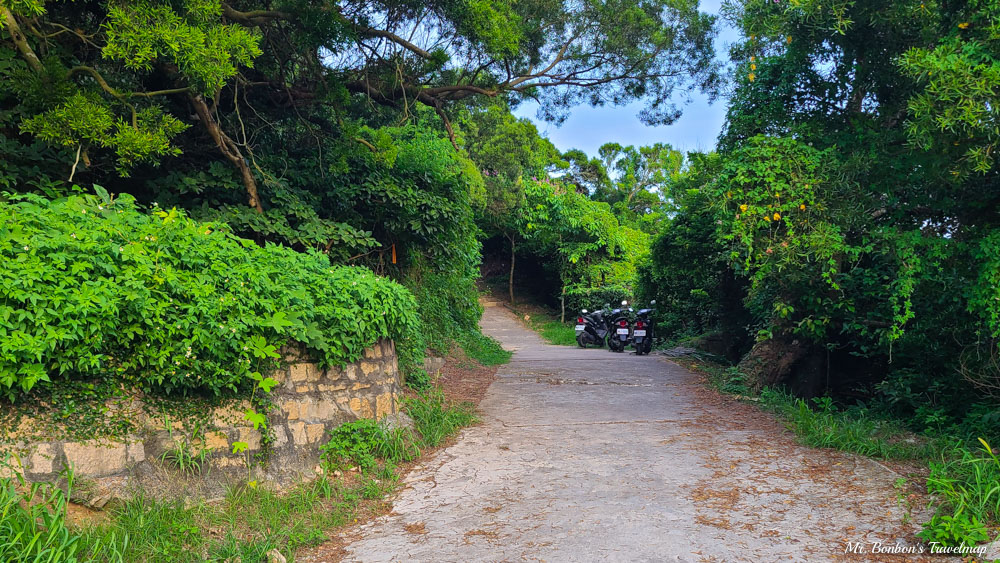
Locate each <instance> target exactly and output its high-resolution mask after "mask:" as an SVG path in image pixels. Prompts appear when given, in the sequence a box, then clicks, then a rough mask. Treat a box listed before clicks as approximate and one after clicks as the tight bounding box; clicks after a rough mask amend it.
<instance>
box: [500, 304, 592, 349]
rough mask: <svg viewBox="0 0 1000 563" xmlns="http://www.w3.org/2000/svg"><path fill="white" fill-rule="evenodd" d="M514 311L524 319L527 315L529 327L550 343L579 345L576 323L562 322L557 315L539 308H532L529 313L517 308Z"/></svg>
mask: <svg viewBox="0 0 1000 563" xmlns="http://www.w3.org/2000/svg"><path fill="white" fill-rule="evenodd" d="M514 313H515V314H516V315H517V316H518V317H520V318H521V320H524V316H525V315H527V316H528V320H527V321H526V323H527V325H528V328H530V329H531V330H533V331H535V332H537V333H538V334H539V336H541V337H542V339H544V340H545V341H546V342H548V343H549V344H555V345H557V346H576V345H577V344H576V328H575V327H576V324H575V323H561V322H559V320H558V319H556V318H555V317H553V316H551V315H549V314H547V313H545V312H543V311H539V310H537V309H532V310H531V311H530V312H527V313H525V312H524V311H519V310H517V309H515V310H514Z"/></svg>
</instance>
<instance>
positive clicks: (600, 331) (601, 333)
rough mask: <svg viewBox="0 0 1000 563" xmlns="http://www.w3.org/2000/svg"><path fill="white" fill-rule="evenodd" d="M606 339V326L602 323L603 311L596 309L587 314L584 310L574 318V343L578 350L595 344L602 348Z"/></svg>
mask: <svg viewBox="0 0 1000 563" xmlns="http://www.w3.org/2000/svg"><path fill="white" fill-rule="evenodd" d="M607 338H608V326H607V324H606V323H605V322H604V311H603V310H601V309H598V310H596V311H594V312H593V313H587V310H586V309H584V310H582V311H580V315H579V316H578V317H577V318H576V343H577V344H579V345H580V348H586V347H587V345H589V344H596V345H597V346H600V347H604V341H605V340H606V339H607Z"/></svg>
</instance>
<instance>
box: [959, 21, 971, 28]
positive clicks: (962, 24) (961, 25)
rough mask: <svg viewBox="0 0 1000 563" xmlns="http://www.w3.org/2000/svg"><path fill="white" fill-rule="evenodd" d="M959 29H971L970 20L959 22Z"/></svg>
mask: <svg viewBox="0 0 1000 563" xmlns="http://www.w3.org/2000/svg"><path fill="white" fill-rule="evenodd" d="M958 29H969V22H962V23H960V24H958Z"/></svg>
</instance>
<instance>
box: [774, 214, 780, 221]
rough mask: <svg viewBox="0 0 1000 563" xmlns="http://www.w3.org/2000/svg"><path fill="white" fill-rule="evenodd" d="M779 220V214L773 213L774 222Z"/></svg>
mask: <svg viewBox="0 0 1000 563" xmlns="http://www.w3.org/2000/svg"><path fill="white" fill-rule="evenodd" d="M780 219H781V213H775V214H774V220H775V221H779V220H780Z"/></svg>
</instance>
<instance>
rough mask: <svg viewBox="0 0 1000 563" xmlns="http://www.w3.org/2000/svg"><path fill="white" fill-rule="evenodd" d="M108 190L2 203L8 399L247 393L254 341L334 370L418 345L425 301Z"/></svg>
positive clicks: (2, 356)
mask: <svg viewBox="0 0 1000 563" xmlns="http://www.w3.org/2000/svg"><path fill="white" fill-rule="evenodd" d="M99 191H102V197H100V198H98V197H93V196H87V197H80V196H74V197H71V198H68V199H60V200H55V201H49V200H46V199H43V198H41V197H37V196H18V197H16V198H13V196H9V197H11V198H12V199H11V200H10V201H6V202H3V201H0V264H2V265H3V267H2V268H0V393H3V394H6V396H7V397H8V398H9V399H11V400H13V399H14V398H16V397H17V396H18V395H19V394H21V393H23V392H26V391H28V390H30V389H31V388H32V387H33V386H35V385H36V384H38V383H39V382H42V381H52V382H57V380H58V379H59V378H67V379H88V378H94V377H103V376H109V375H113V376H116V377H121V378H124V379H125V380H127V381H129V382H131V383H133V384H135V385H137V386H139V387H142V388H146V389H156V390H158V391H160V392H165V393H182V394H184V393H192V392H199V393H206V392H207V393H212V394H220V393H223V392H226V391H236V390H237V389H238V388H239V387H240V386H241V385H242V384H243V382H244V381H246V378H247V376H248V374H249V373H250V372H251V371H252V368H253V361H252V359H251V355H250V353H249V351H248V347H249V346H248V345H249V342H250V339H251V338H261V337H262V338H265V339H266V340H267V341H268V343H270V344H273V345H282V344H285V343H291V342H299V343H303V344H304V345H305V346H306V347H307V349H308V350H309V351H310V353H311V354H312V355H313V356H314V357H315V358H316V359H317V360H319V361H320V362H321V363H322V364H323V365H324V366H326V365H339V364H344V363H347V362H351V361H354V360H356V359H357V358H358V357H360V355H361V353H362V351H363V350H364V348H365V347H367V346H369V345H371V344H372V343H374V342H375V341H376V339H378V338H380V337H384V338H392V339H395V340H396V341H397V342H398V343H399V345H400V346H401V347H403V348H405V346H406V342H409V341H411V340H412V339H410V338H409V336H410V335H411V334H414V333H415V331H416V327H417V326H418V323H419V319H418V317H417V314H416V305H415V302H414V299H413V296H412V295H411V294H410V292H409V291H407V290H406V289H405V288H403V287H402V286H401V285H399V284H397V283H395V282H392V281H390V280H387V279H385V278H380V277H378V276H375V275H374V274H373V273H372V272H371V271H370V270H367V269H364V268H358V267H348V266H331V264H330V261H329V260H328V258H327V257H326V256H325V255H323V254H321V253H317V252H309V253H300V252H296V251H293V250H291V249H288V248H285V247H283V246H276V245H267V246H265V247H260V246H258V245H256V244H254V243H253V242H252V241H248V240H244V239H240V238H237V237H236V236H234V235H233V234H232V233H231V232H230V231H229V229H228V227H227V226H226V225H225V224H215V223H202V222H197V221H194V220H192V219H190V218H188V217H187V216H185V215H184V213H183V212H181V211H178V210H176V209H171V210H156V209H154V210H153V211H152V212H146V211H143V210H140V209H139V208H137V206H136V204H135V201H134V199H132V198H131V197H130V196H125V195H123V196H120V197H118V198H117V199H115V200H112V199H111V198H110V197H108V196H107V194H105V193H103V190H99ZM407 352H409V353H407V354H406V355H407V357H410V358H413V359H414V360H415V361H419V359H420V357H422V350H419V351H407Z"/></svg>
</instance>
